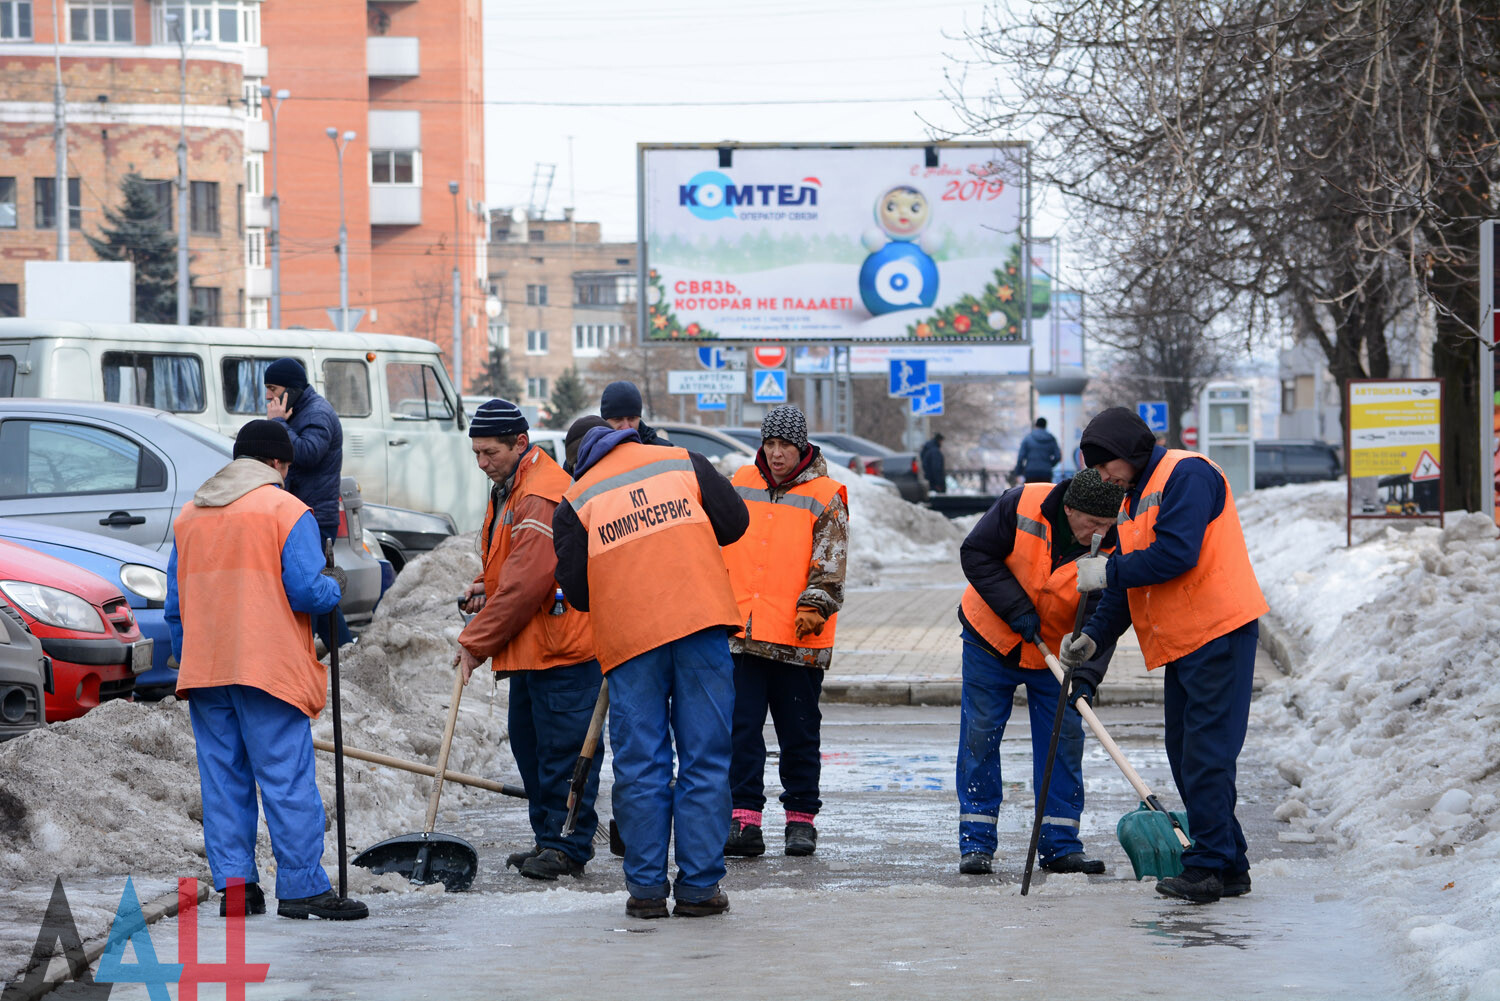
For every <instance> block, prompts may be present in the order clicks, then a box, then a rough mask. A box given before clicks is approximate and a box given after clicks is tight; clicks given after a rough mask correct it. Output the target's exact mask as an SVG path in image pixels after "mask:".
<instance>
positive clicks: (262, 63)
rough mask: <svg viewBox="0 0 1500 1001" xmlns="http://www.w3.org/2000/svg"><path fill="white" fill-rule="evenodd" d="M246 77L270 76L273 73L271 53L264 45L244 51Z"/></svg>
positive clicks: (254, 46)
mask: <svg viewBox="0 0 1500 1001" xmlns="http://www.w3.org/2000/svg"><path fill="white" fill-rule="evenodd" d="M244 53H245V75H246V76H253V77H264V76H268V75H269V74H270V72H271V53H270V50H268V49H267V48H266V47H265V46H264V45H252V46H250V47H248V48H246V49H244Z"/></svg>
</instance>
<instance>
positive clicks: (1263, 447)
mask: <svg viewBox="0 0 1500 1001" xmlns="http://www.w3.org/2000/svg"><path fill="white" fill-rule="evenodd" d="M1343 472H1344V464H1343V462H1341V461H1340V460H1339V453H1338V450H1337V449H1335V448H1334V447H1333V446H1332V445H1330V444H1328V442H1326V441H1318V440H1316V439H1313V438H1276V439H1267V440H1264V441H1257V442H1256V443H1255V489H1257V490H1263V489H1265V488H1266V487H1282V486H1286V485H1287V484H1288V483H1313V482H1315V481H1317V480H1336V479H1338V478H1339V477H1340V476H1341V475H1343Z"/></svg>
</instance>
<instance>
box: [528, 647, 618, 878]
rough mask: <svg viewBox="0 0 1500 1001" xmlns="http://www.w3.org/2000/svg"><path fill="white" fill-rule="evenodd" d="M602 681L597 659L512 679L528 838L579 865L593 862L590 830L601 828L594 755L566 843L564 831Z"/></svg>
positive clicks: (598, 762)
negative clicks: (575, 774) (575, 769)
mask: <svg viewBox="0 0 1500 1001" xmlns="http://www.w3.org/2000/svg"><path fill="white" fill-rule="evenodd" d="M600 679H601V675H600V674H599V662H598V661H597V660H589V661H585V662H584V663H582V664H573V665H570V666H568V667H550V668H547V669H546V670H544V671H522V672H521V673H519V674H513V675H511V679H510V720H509V722H510V749H511V753H513V754H514V755H515V756H516V766H517V767H518V768H519V769H520V770H521V784H522V785H524V786H525V787H526V811H527V813H528V814H530V816H531V831H532V834H534V835H535V836H536V843H537V846H538V847H540V848H556V849H557V850H558V851H560V852H562V853H563V854H564V855H567V856H569V857H570V858H572V859H574V860H575V861H578V862H587V861H588V860H589V859H591V858H593V857H594V829H595V828H596V827H598V826H599V815H598V814H597V813H595V812H594V797H595V796H596V795H597V794H598V792H599V768H600V765H601V764H603V761H604V755H602V754H600V753H598V752H597V751H596V752H595V753H594V764H593V767H592V769H591V770H590V771H589V777H588V782H587V784H586V785H585V786H584V789H583V799H582V800H581V801H580V802H579V805H578V820H577V822H576V823H575V825H574V828H573V833H572V834H571V835H569V836H568V837H567V838H564V837H563V836H562V826H563V821H564V820H566V819H567V817H568V787H569V785H570V783H571V782H572V779H573V766H574V764H575V763H576V762H577V761H578V752H579V751H581V750H582V749H583V741H584V738H585V737H587V736H588V730H589V720H591V719H592V718H593V716H594V703H595V701H596V700H597V699H598V698H599V684H600Z"/></svg>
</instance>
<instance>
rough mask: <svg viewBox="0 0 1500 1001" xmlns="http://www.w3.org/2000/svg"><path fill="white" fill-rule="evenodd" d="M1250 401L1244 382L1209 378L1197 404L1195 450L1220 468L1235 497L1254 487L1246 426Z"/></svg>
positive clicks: (1251, 441)
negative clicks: (1197, 444) (1198, 439)
mask: <svg viewBox="0 0 1500 1001" xmlns="http://www.w3.org/2000/svg"><path fill="white" fill-rule="evenodd" d="M1254 404H1255V399H1254V395H1253V394H1252V392H1251V391H1250V388H1249V387H1248V386H1244V385H1241V384H1240V383H1237V382H1211V383H1209V384H1208V385H1207V386H1205V387H1204V388H1203V396H1202V397H1201V400H1200V403H1199V406H1198V414H1199V417H1200V418H1201V421H1202V424H1201V427H1202V430H1201V432H1200V434H1201V442H1200V447H1199V451H1200V452H1202V453H1203V454H1204V455H1206V456H1208V457H1209V458H1210V459H1212V460H1213V461H1214V462H1216V463H1218V465H1219V468H1220V469H1222V470H1224V475H1225V477H1227V478H1228V480H1229V489H1230V490H1232V491H1233V492H1234V495H1235V496H1236V497H1244V496H1245V495H1247V494H1249V493H1250V491H1252V490H1254V489H1255V437H1254V435H1253V434H1252V433H1251V430H1250V412H1251V408H1252V407H1253V406H1254Z"/></svg>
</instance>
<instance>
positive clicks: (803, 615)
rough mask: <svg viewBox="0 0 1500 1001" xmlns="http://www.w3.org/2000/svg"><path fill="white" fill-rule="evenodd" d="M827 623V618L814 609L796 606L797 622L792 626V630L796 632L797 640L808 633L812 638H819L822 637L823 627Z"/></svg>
mask: <svg viewBox="0 0 1500 1001" xmlns="http://www.w3.org/2000/svg"><path fill="white" fill-rule="evenodd" d="M827 621H828V617H827V616H826V615H824V614H823V613H822V612H820V611H818V610H817V609H816V608H809V607H808V606H806V605H798V606H797V621H796V623H795V624H794V625H793V626H792V628H793V629H794V630H796V633H797V638H798V639H799V640H800V639H801V638H802V637H804V636H806V635H807V634H808V633H812V634H813V635H814V636H821V635H823V625H824V623H826V622H827Z"/></svg>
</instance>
